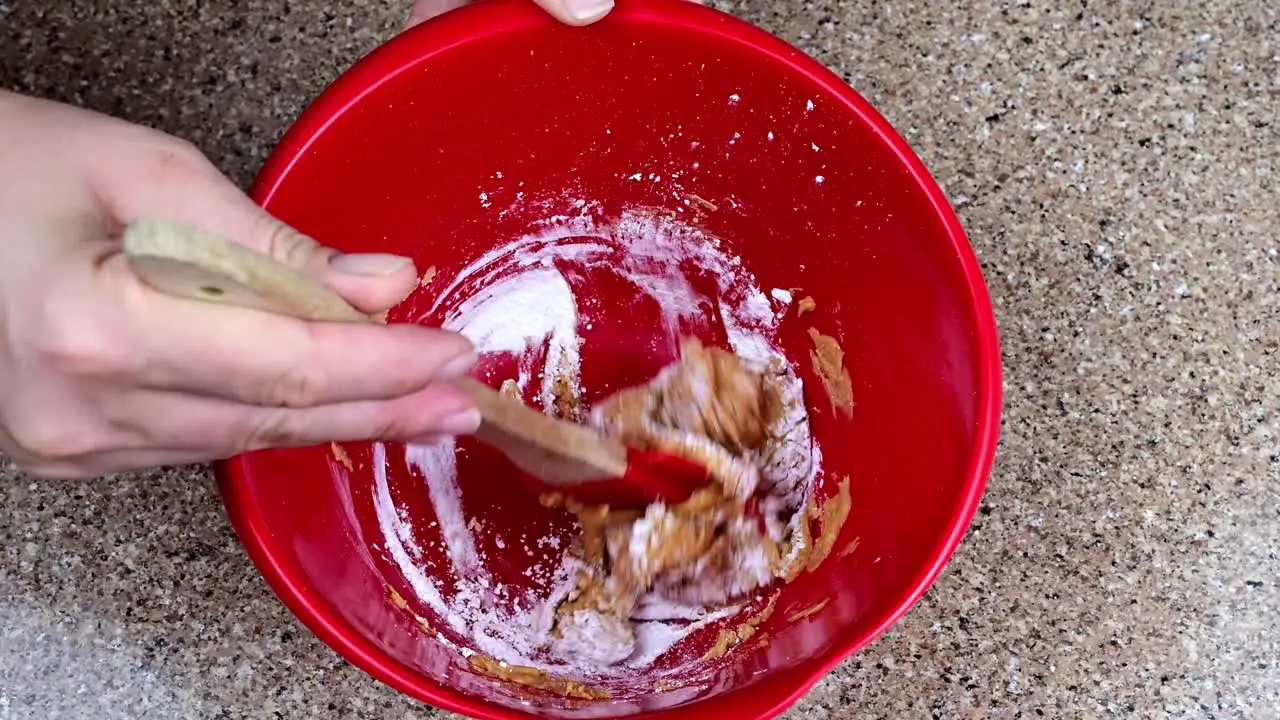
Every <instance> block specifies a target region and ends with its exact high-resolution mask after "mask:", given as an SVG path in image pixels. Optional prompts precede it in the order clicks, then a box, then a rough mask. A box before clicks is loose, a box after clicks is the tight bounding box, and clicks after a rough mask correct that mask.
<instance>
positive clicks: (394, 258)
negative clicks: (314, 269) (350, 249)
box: [329, 253, 413, 277]
mask: <svg viewBox="0 0 1280 720" xmlns="http://www.w3.org/2000/svg"><path fill="white" fill-rule="evenodd" d="M412 264H413V260H411V259H409V258H407V257H404V256H402V255H386V254H383V253H352V254H350V255H343V254H339V255H334V256H333V257H331V258H329V267H331V268H333V269H334V270H337V271H338V272H340V273H342V274H344V275H371V276H375V277H386V276H388V275H390V274H392V273H394V272H397V271H399V270H403V269H404V268H406V267H409V266H411V265H412Z"/></svg>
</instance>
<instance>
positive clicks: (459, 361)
mask: <svg viewBox="0 0 1280 720" xmlns="http://www.w3.org/2000/svg"><path fill="white" fill-rule="evenodd" d="M476 358H477V356H476V354H475V353H474V352H469V353H465V354H463V355H459V356H458V357H456V358H454V359H452V360H450V361H449V362H447V363H445V364H444V365H443V366H441V368H440V372H439V373H437V377H438V378H439V379H441V380H452V379H454V378H457V377H462V376H463V375H466V374H467V371H468V370H470V369H471V368H472V367H473V366H474V365H475V364H476Z"/></svg>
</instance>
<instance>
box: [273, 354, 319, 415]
mask: <svg viewBox="0 0 1280 720" xmlns="http://www.w3.org/2000/svg"><path fill="white" fill-rule="evenodd" d="M326 382H327V381H326V380H325V378H324V376H323V374H322V373H321V371H320V370H319V369H318V368H316V367H314V366H310V365H307V364H303V363H296V364H294V365H292V366H291V367H289V368H286V369H285V370H284V371H283V372H281V373H279V374H278V375H277V376H276V378H275V379H274V380H273V381H271V382H270V383H269V384H268V386H267V392H266V397H264V398H263V403H262V404H264V405H268V406H280V407H293V408H301V407H311V406H314V405H318V404H319V403H320V401H321V399H322V397H323V394H324V391H325V386H326Z"/></svg>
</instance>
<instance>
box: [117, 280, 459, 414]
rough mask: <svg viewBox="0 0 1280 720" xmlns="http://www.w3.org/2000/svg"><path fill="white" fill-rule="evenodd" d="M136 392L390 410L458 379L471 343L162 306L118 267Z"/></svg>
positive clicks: (415, 329) (238, 311)
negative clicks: (137, 364)
mask: <svg viewBox="0 0 1280 720" xmlns="http://www.w3.org/2000/svg"><path fill="white" fill-rule="evenodd" d="M108 262H109V263H118V264H119V265H120V272H118V273H115V274H116V275H122V276H123V277H119V278H118V280H119V281H120V282H121V283H123V284H124V288H125V290H126V296H127V297H128V298H129V301H128V305H129V307H130V310H131V312H130V325H131V329H132V332H131V335H132V337H133V341H134V343H135V344H136V346H137V349H136V356H137V357H140V358H141V359H142V362H141V370H140V377H139V382H140V383H141V384H142V385H143V386H145V387H148V388H151V389H155V390H169V391H177V392H188V393H198V394H202V395H208V396H211V397H219V398H226V399H229V400H236V401H238V402H242V403H249V404H254V405H263V406H288V407H313V406H317V405H327V404H331V403H337V402H352V401H361V400H388V399H391V398H397V397H401V396H404V395H407V394H410V393H413V392H416V391H418V390H421V389H422V388H425V387H426V386H428V385H430V384H431V383H433V382H439V381H442V380H449V379H453V378H456V377H459V376H460V375H462V374H464V373H465V372H466V371H467V370H469V369H470V368H471V366H472V365H473V364H474V363H475V359H476V355H475V350H474V348H473V347H472V345H471V343H470V341H468V340H467V339H466V338H465V337H463V336H462V335H459V334H457V333H454V332H449V331H445V330H440V329H436V328H428V327H423V326H419V325H380V324H376V323H368V324H363V323H318V322H306V321H302V320H297V319H294V318H289V317H283V316H279V315H274V314H271V313H266V312H259V311H256V310H249V309H245V308H238V307H228V306H223V305H214V304H211V303H202V302H199V301H195V300H185V299H178V298H172V297H168V296H166V295H162V294H160V293H158V292H155V291H153V290H151V289H149V288H147V287H145V286H142V285H141V284H140V283H139V282H138V281H136V280H135V279H134V278H133V277H132V275H131V274H130V273H129V270H128V268H127V266H125V265H124V263H123V261H122V260H121V259H119V258H113V259H112V260H110V261H108Z"/></svg>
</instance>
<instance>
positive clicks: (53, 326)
mask: <svg viewBox="0 0 1280 720" xmlns="http://www.w3.org/2000/svg"><path fill="white" fill-rule="evenodd" d="M43 327H44V329H43V330H42V331H41V332H40V333H39V335H37V336H36V338H35V339H34V343H33V345H34V350H35V354H36V359H37V360H38V361H39V363H40V364H41V366H43V367H45V368H48V369H50V370H53V371H55V372H58V373H60V374H63V375H70V376H75V377H85V378H108V377H118V376H120V375H122V374H126V373H128V372H130V371H131V370H133V369H136V367H137V355H136V351H135V350H133V349H131V347H130V345H129V343H127V342H122V341H121V338H119V337H118V336H117V335H116V333H114V332H112V331H111V330H109V329H107V326H106V324H104V323H95V322H76V321H68V320H67V318H66V317H65V316H64V317H62V318H60V319H55V318H50V319H49V321H48V322H45V323H43Z"/></svg>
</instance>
